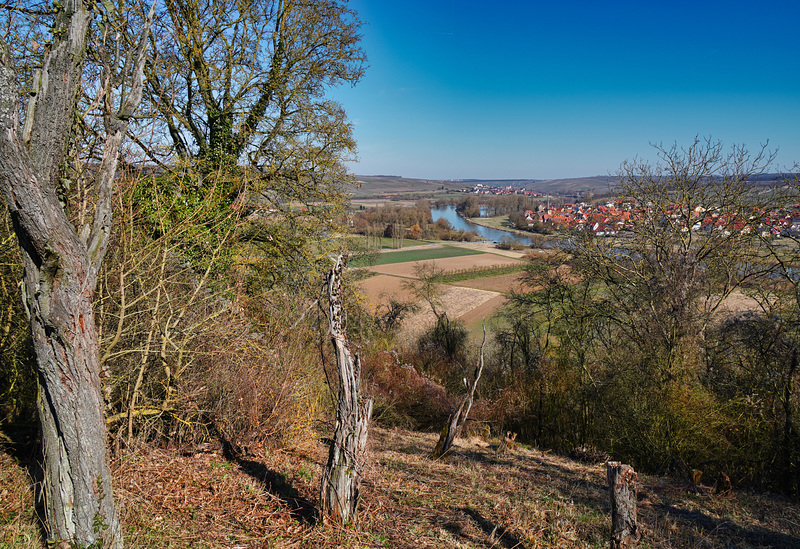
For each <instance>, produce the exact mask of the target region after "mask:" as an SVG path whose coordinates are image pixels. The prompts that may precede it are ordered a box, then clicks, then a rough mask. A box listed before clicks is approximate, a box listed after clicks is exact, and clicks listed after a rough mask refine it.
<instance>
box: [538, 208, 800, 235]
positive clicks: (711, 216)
mask: <svg viewBox="0 0 800 549" xmlns="http://www.w3.org/2000/svg"><path fill="white" fill-rule="evenodd" d="M644 213H645V211H644V210H643V209H642V208H641V207H637V206H636V205H634V204H631V203H627V202H607V203H605V204H597V205H592V204H586V203H582V202H581V203H576V204H564V205H563V206H557V207H549V206H545V205H544V204H542V205H540V206H539V207H538V208H536V209H535V210H526V211H525V219H527V220H528V224H529V226H533V225H535V224H536V223H543V224H546V225H551V226H552V227H554V228H560V229H568V230H578V231H591V232H592V233H594V234H595V235H597V236H614V235H616V234H617V233H618V232H621V231H625V230H630V229H632V228H633V222H634V221H635V219H637V218H638V217H641V216H642V215H644ZM664 217H665V219H664V221H665V222H668V221H671V222H672V223H674V224H684V227H683V228H682V230H683V231H689V230H691V231H715V230H716V231H722V232H723V233H727V234H731V233H734V232H741V233H743V234H748V233H750V232H751V231H758V234H759V235H760V236H762V237H769V236H781V235H800V204H795V205H794V206H792V207H791V208H789V209H776V210H772V211H764V210H760V211H754V212H753V213H752V215H751V216H750V217H749V218H748V219H744V218H741V217H736V216H733V215H730V214H721V213H719V212H716V211H713V210H711V209H705V208H701V207H698V208H695V209H694V210H693V211H692V212H691V214H689V212H686V211H685V210H683V209H681V208H680V207H679V206H677V205H671V206H669V207H668V208H667V210H666V212H665V214H664Z"/></svg>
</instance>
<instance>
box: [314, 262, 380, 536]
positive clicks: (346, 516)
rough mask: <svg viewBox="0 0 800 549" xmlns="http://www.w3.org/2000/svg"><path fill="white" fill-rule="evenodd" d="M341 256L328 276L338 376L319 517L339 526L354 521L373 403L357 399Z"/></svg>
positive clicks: (358, 370) (357, 375)
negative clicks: (349, 342) (334, 424)
mask: <svg viewBox="0 0 800 549" xmlns="http://www.w3.org/2000/svg"><path fill="white" fill-rule="evenodd" d="M343 269H344V261H343V259H342V256H339V257H337V258H336V264H335V265H334V267H333V269H331V272H330V273H329V274H328V297H329V301H330V303H329V315H330V317H329V322H330V331H331V341H332V342H333V346H334V349H335V352H336V368H337V371H338V373H339V400H338V405H337V408H336V427H335V430H334V435H333V440H332V442H331V446H330V450H329V453H328V463H327V465H326V467H325V470H324V471H323V474H322V514H323V516H324V517H325V518H330V519H333V520H334V521H336V522H339V523H341V524H347V523H349V522H351V521H353V520H354V519H355V516H356V507H357V505H358V496H359V490H360V487H361V465H362V461H363V454H364V451H365V448H366V444H367V429H368V427H369V420H370V416H371V415H372V400H371V399H367V400H362V399H361V398H360V397H359V381H360V376H361V364H360V362H359V359H358V356H357V355H356V357H355V360H354V359H353V355H352V354H351V353H350V349H348V347H347V338H346V335H345V311H344V307H343V304H342V281H341V274H342V270H343Z"/></svg>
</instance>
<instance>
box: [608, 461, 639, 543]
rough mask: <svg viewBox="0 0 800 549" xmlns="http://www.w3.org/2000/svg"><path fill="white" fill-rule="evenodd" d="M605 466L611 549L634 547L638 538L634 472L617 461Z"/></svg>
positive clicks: (628, 466)
mask: <svg viewBox="0 0 800 549" xmlns="http://www.w3.org/2000/svg"><path fill="white" fill-rule="evenodd" d="M606 466H607V467H608V489H609V494H610V496H611V549H627V548H629V547H635V546H636V545H637V544H638V543H639V538H640V532H639V527H638V525H637V503H636V479H637V475H636V471H634V470H633V467H631V466H630V465H623V464H622V463H620V462H619V461H609V462H608V463H606Z"/></svg>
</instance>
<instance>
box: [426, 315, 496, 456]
mask: <svg viewBox="0 0 800 549" xmlns="http://www.w3.org/2000/svg"><path fill="white" fill-rule="evenodd" d="M484 345H486V325H484V326H483V342H482V343H481V353H480V359H479V361H478V367H477V368H476V369H475V375H474V376H473V378H472V383H471V384H470V385H469V386H468V387H467V394H465V395H464V396H463V398H462V399H461V402H460V403H459V404H458V408H456V411H455V412H453V413H452V414H450V417H448V418H447V423H446V424H445V426H444V428H442V432H441V433H439V440H438V441H437V442H436V446H435V447H434V449H433V452H432V453H431V459H439V458H441V457H443V456H444V455H445V454H447V452H449V451H450V448H451V447H452V446H453V441H455V439H456V437H457V436H458V434H459V433H460V432H461V427H463V425H464V423H465V422H466V421H467V416H468V415H469V411H470V409H471V408H472V400H473V398H474V396H475V388H476V387H477V386H478V380H480V378H481V374H482V373H483V347H484ZM464 383H465V384H466V380H464Z"/></svg>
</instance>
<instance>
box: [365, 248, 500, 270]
mask: <svg viewBox="0 0 800 549" xmlns="http://www.w3.org/2000/svg"><path fill="white" fill-rule="evenodd" d="M482 253H484V252H481V251H478V250H470V249H468V248H459V247H456V246H438V247H436V248H424V249H421V250H415V249H411V250H402V251H399V252H389V253H377V254H371V255H369V256H361V257H357V258H353V261H352V262H351V265H352V266H353V267H371V266H373V265H389V264H391V263H406V262H409V261H427V260H430V259H444V258H446V257H458V256H462V255H479V254H482Z"/></svg>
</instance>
